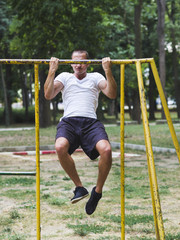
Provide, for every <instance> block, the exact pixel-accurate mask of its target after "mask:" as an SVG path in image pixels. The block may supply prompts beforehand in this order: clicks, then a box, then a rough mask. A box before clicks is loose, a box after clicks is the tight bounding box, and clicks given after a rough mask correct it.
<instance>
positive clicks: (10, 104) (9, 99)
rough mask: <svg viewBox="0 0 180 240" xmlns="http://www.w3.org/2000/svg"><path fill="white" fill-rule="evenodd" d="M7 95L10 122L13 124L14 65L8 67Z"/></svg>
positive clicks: (6, 67)
mask: <svg viewBox="0 0 180 240" xmlns="http://www.w3.org/2000/svg"><path fill="white" fill-rule="evenodd" d="M5 69H6V93H7V110H8V114H9V121H10V124H11V123H12V122H13V118H12V95H11V90H12V78H11V77H12V75H13V74H12V65H6V66H5Z"/></svg>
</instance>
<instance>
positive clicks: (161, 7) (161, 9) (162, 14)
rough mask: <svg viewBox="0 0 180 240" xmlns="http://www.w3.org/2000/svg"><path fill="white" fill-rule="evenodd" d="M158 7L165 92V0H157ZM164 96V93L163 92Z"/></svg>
mask: <svg viewBox="0 0 180 240" xmlns="http://www.w3.org/2000/svg"><path fill="white" fill-rule="evenodd" d="M157 7H158V29H157V30H158V43H159V75H160V79H161V84H162V88H163V91H164V94H165V83H166V60H165V34H164V27H165V7H166V2H165V0H157ZM165 96H166V94H165ZM161 117H162V119H165V114H164V110H163V109H162V115H161Z"/></svg>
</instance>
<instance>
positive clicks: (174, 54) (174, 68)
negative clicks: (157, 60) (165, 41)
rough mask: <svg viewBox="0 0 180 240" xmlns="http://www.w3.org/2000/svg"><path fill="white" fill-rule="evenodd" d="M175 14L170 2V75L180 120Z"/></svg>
mask: <svg viewBox="0 0 180 240" xmlns="http://www.w3.org/2000/svg"><path fill="white" fill-rule="evenodd" d="M175 14H176V5H175V1H174V0H172V1H171V13H170V15H169V18H170V20H171V22H172V27H171V30H170V31H171V39H172V40H171V41H172V49H173V51H172V63H173V64H172V74H173V76H172V77H173V80H174V88H175V99H176V104H177V115H178V118H180V94H179V93H180V81H179V80H178V76H179V74H178V71H179V64H178V53H177V50H176V44H178V43H177V41H176V34H175V29H174V26H175Z"/></svg>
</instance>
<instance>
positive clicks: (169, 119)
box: [150, 59, 180, 163]
mask: <svg viewBox="0 0 180 240" xmlns="http://www.w3.org/2000/svg"><path fill="white" fill-rule="evenodd" d="M150 64H151V68H152V72H153V75H154V79H155V82H156V85H157V89H158V92H159V96H160V99H161V102H162V105H163V108H164V113H165V116H166V119H167V123H168V126H169V130H170V133H171V136H172V140H173V143H174V147H175V149H176V153H177V156H178V159H179V163H180V147H179V143H178V140H177V136H176V133H175V130H174V127H173V124H172V120H171V116H170V113H169V109H168V106H167V102H166V98H165V95H164V92H163V88H162V85H161V81H160V78H159V74H158V71H157V68H156V64H155V61H154V59H153V60H152V61H151V62H150Z"/></svg>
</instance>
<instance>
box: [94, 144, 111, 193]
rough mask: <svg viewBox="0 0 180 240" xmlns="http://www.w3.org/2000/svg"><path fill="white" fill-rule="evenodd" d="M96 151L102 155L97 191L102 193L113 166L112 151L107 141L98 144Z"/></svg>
mask: <svg viewBox="0 0 180 240" xmlns="http://www.w3.org/2000/svg"><path fill="white" fill-rule="evenodd" d="M96 149H97V150H98V152H99V154H100V159H99V173H98V179H97V184H96V189H95V191H96V192H97V193H102V189H103V186H104V183H105V181H106V179H107V176H108V174H109V171H110V169H111V165H112V151H111V146H110V143H109V142H108V141H107V140H100V141H99V142H98V143H97V144H96Z"/></svg>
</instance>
